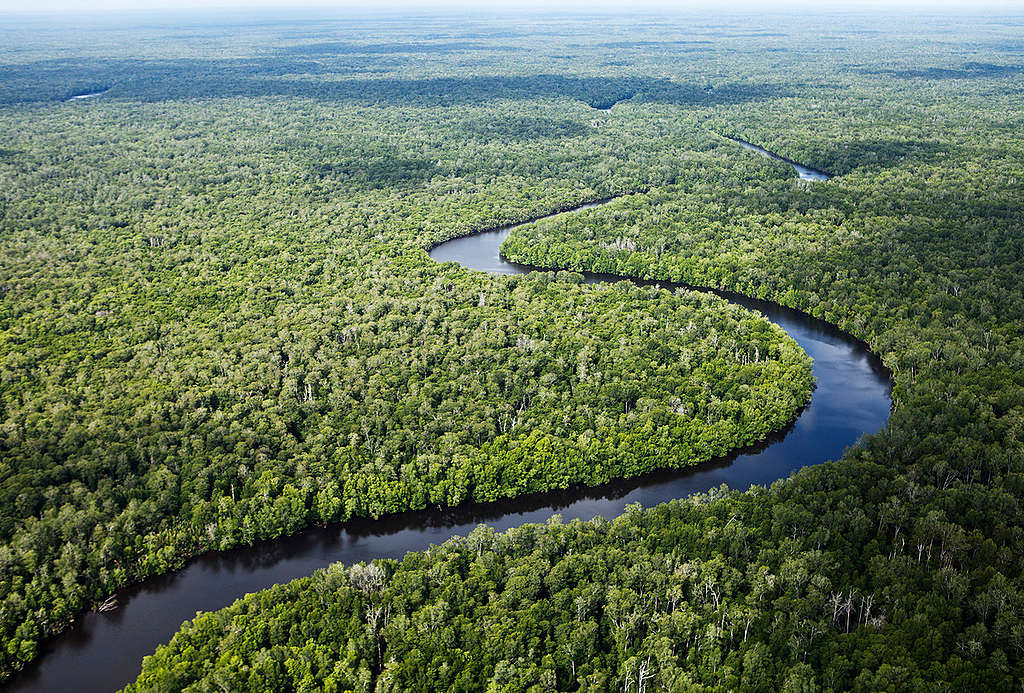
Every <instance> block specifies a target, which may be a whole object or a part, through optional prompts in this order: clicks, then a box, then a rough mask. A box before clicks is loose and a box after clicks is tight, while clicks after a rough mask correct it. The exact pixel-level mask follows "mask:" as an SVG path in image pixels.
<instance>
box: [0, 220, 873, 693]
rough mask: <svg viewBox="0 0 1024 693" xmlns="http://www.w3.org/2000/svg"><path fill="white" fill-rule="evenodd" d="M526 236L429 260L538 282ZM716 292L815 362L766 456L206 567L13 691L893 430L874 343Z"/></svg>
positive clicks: (62, 644)
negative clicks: (317, 588)
mask: <svg viewBox="0 0 1024 693" xmlns="http://www.w3.org/2000/svg"><path fill="white" fill-rule="evenodd" d="M605 202H607V201H601V202H598V203H591V204H588V205H582V206H581V207H578V208H576V209H574V210H569V212H566V213H571V212H575V211H579V210H581V209H586V208H590V207H594V206H597V204H603V203H605ZM552 216H554V215H552ZM516 226H519V225H513V226H509V227H505V228H501V229H496V230H492V231H486V232H483V233H478V234H473V235H470V236H462V237H460V238H456V239H454V240H451V241H448V242H446V243H443V244H441V245H439V246H437V247H435V248H433V249H432V250H431V251H430V255H431V257H433V258H434V259H435V260H437V261H439V262H448V261H454V262H458V263H459V264H461V265H462V266H464V267H467V268H470V269H476V270H481V271H485V272H492V273H499V274H521V273H524V272H529V271H531V270H532V269H533V268H530V267H524V266H521V265H517V264H514V263H510V262H507V261H505V260H503V259H502V258H501V257H500V250H499V249H500V246H501V243H502V241H503V240H504V239H505V238H506V237H507V236H508V234H509V233H510V232H511V230H512V229H513V228H515V227H516ZM585 276H586V280H587V281H588V282H592V283H595V282H608V281H612V282H615V281H625V280H624V279H623V278H621V277H614V276H608V275H597V274H588V275H585ZM638 283H641V284H645V285H660V286H664V287H667V288H673V287H675V286H678V285H673V284H670V283H666V282H638ZM713 293H716V294H718V295H719V296H722V297H723V298H726V299H727V300H729V301H732V302H734V303H738V304H740V305H742V306H744V307H747V308H749V309H751V310H755V311H758V312H760V313H762V314H764V315H765V316H766V317H767V318H768V319H769V320H771V321H772V322H774V323H776V324H778V325H780V326H781V327H782V328H783V329H784V330H786V332H787V333H789V335H790V336H791V337H793V338H794V339H795V340H796V341H797V342H798V343H799V344H800V346H801V347H803V349H804V350H805V351H807V353H808V354H810V355H811V357H813V358H814V372H815V376H816V378H817V388H816V390H815V393H814V396H813V398H812V400H811V402H810V404H808V405H807V406H806V407H805V408H804V409H803V410H802V411H801V413H800V415H799V416H798V418H797V419H796V421H794V422H793V423H792V424H791V425H790V426H789V427H788V428H787V429H786V430H784V431H780V432H779V433H777V434H775V435H773V436H771V437H770V438H769V439H768V440H766V441H764V442H762V443H761V444H759V445H756V446H752V447H750V448H746V449H743V450H739V451H736V452H735V453H733V454H732V455H729V456H728V457H724V458H720V459H716V460H713V461H711V462H709V463H707V464H703V465H699V466H696V467H690V468H687V469H682V470H662V471H658V472H653V473H650V474H647V475H644V476H641V477H636V478H633V479H625V480H620V481H615V482H612V483H610V484H606V485H604V486H600V487H595V488H586V487H573V488H570V489H567V490H564V491H554V492H548V493H539V494H533V495H530V496H525V497H521V498H516V499H513V500H502V501H498V502H494V503H467V504H464V505H461V506H459V507H456V508H447V509H443V508H431V509H425V510H419V511H410V512H405V513H402V514H399V515H394V516H390V517H385V518H382V519H379V520H372V519H356V520H352V521H349V522H346V523H344V524H340V525H329V526H326V527H317V528H311V529H307V530H305V531H302V532H299V533H298V534H295V535H292V536H288V537H282V538H280V539H275V540H271V541H264V542H259V543H257V544H255V545H253V546H246V547H239V548H236V549H231V550H228V551H223V552H211V553H208V554H205V555H202V556H199V557H197V558H195V559H193V560H192V561H190V562H189V563H188V564H187V565H186V566H185V567H184V568H183V569H181V570H179V571H177V572H174V573H171V574H169V575H164V576H160V577H155V578H152V579H149V580H146V581H145V582H143V583H141V584H139V585H136V586H133V587H130V588H127V589H125V590H122V591H121V592H119V593H118V594H117V595H116V597H117V599H118V602H119V606H118V608H117V609H116V610H114V611H112V612H108V613H89V614H86V615H85V616H84V617H82V618H81V619H79V620H78V621H77V622H76V623H75V625H74V626H73V627H72V628H71V629H70V630H69V631H68V632H66V633H64V634H63V635H61V636H60V637H58V638H56V639H55V640H53V641H51V642H50V643H48V644H47V645H45V646H44V647H43V648H42V652H41V656H40V657H39V658H38V659H37V660H36V662H35V663H34V664H33V665H31V666H30V667H29V668H28V669H27V670H26V671H24V672H22V673H21V674H20V675H19V676H18V677H16V678H15V679H14V680H13V681H12V682H11V684H10V686H9V690H12V691H71V690H74V691H110V690H113V689H116V688H119V687H122V686H124V685H126V684H127V683H129V682H130V681H132V680H133V679H134V678H135V677H136V676H137V675H138V673H139V670H140V666H141V660H142V658H143V657H144V656H145V655H147V654H150V653H151V652H153V650H154V649H155V648H156V646H157V645H159V644H161V643H165V642H167V641H168V640H169V639H170V638H171V636H172V635H173V634H174V632H175V631H176V630H177V629H178V628H179V626H180V624H181V622H182V621H184V620H185V619H189V618H192V617H193V616H194V615H195V613H196V612H197V611H209V610H214V609H219V608H222V607H224V606H227V605H228V604H230V603H231V602H233V601H234V600H235V599H237V598H239V597H241V596H243V595H245V594H247V593H250V592H255V591H257V590H261V589H265V588H267V587H270V586H272V585H275V584H278V583H282V582H287V581H289V580H293V579H295V578H298V577H303V576H306V575H309V574H311V573H312V572H313V571H315V570H316V569H318V568H323V567H325V566H327V565H329V564H331V563H334V562H338V561H342V562H345V563H355V562H359V561H366V560H372V559H374V558H400V557H402V556H403V555H404V554H405V553H406V552H408V551H416V550H422V549H425V548H427V547H429V546H430V545H431V544H440V543H443V542H444V541H446V540H447V539H449V538H450V537H452V536H454V535H466V534H468V533H469V532H470V531H472V529H473V528H474V527H475V526H476V525H477V524H479V523H487V524H489V525H491V526H492V527H494V528H495V529H497V530H503V529H507V528H509V527H514V526H517V525H521V524H524V523H527V522H543V521H545V520H547V519H548V518H549V517H550V516H551V515H552V514H554V513H559V514H561V515H562V517H563V519H565V520H566V521H569V520H573V519H581V520H589V519H591V518H593V517H595V516H602V517H606V518H612V517H615V516H617V515H620V514H621V513H622V512H623V510H624V509H625V508H626V506H628V505H630V504H632V503H640V504H642V505H644V506H652V505H656V504H658V503H663V502H666V501H669V500H672V499H675V498H682V497H686V496H689V495H692V494H694V493H699V492H703V491H707V490H708V489H711V488H716V487H718V486H720V485H721V484H728V485H729V486H731V487H733V488H747V487H749V486H750V485H752V484H762V485H768V484H770V483H772V482H773V481H775V480H777V479H780V478H784V477H787V476H789V475H790V474H792V473H793V472H794V471H796V470H797V469H800V468H801V467H804V466H808V465H813V464H820V463H822V462H825V461H827V460H832V459H837V458H839V457H840V456H841V455H842V454H843V452H844V450H845V449H846V448H847V447H848V446H849V445H852V444H854V443H856V442H857V440H858V439H859V438H860V437H861V436H863V435H865V434H869V433H874V432H876V431H878V430H879V429H880V428H882V427H883V426H884V425H885V423H886V421H887V420H888V417H889V411H890V407H891V400H890V393H891V390H890V378H889V373H888V372H887V371H886V369H885V368H884V367H883V366H882V364H881V362H880V361H879V359H878V358H877V357H875V356H874V355H873V354H871V353H870V352H869V351H868V349H867V348H866V347H865V345H864V344H862V343H861V342H859V341H858V340H856V339H854V338H852V337H851V336H849V335H847V334H845V333H844V332H842V331H840V330H838V329H836V328H835V327H832V326H830V325H828V324H827V323H825V322H823V321H821V320H818V319H816V318H813V317H811V316H809V315H806V314H804V313H800V312H798V311H795V310H791V309H788V308H784V307H781V306H778V305H775V304H772V303H769V302H767V301H759V300H757V299H751V298H747V297H744V296H739V295H737V294H731V293H728V292H721V291H715V292H713Z"/></svg>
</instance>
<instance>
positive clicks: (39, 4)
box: [0, 0, 1024, 14]
mask: <svg viewBox="0 0 1024 693" xmlns="http://www.w3.org/2000/svg"><path fill="white" fill-rule="evenodd" d="M301 7H306V8H309V7H312V8H337V9H355V10H359V9H366V10H387V9H403V8H409V9H417V10H428V9H433V8H437V9H446V10H453V9H468V10H505V9H513V10H516V9H520V10H535V9H541V10H558V9H565V10H601V11H623V12H625V11H628V10H632V9H647V10H650V9H672V10H699V9H712V10H723V9H735V10H769V11H770V10H778V9H801V8H817V9H862V10H886V9H896V8H906V9H915V10H925V11H927V10H968V11H971V10H978V9H984V10H988V11H993V10H996V11H999V10H1002V11H1007V10H1009V11H1013V12H1014V13H1015V14H1016V13H1018V12H1020V13H1024V0H676V1H675V2H672V1H670V0H361V1H359V0H300V1H298V2H289V1H288V0H0V12H18V13H38V12H76V13H79V12H89V13H91V12H97V11H111V10H178V9H194V8H232V9H247V8H253V9H257V8H260V9H262V8H301Z"/></svg>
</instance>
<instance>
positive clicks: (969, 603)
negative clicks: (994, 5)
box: [0, 14, 1024, 693]
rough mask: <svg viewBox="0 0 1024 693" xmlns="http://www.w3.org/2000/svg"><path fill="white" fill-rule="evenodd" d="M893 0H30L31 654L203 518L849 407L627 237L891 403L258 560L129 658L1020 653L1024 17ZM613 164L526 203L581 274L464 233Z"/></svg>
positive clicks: (945, 679) (394, 667)
mask: <svg viewBox="0 0 1024 693" xmlns="http://www.w3.org/2000/svg"><path fill="white" fill-rule="evenodd" d="M897 19H898V21H897V20H894V19H893V17H891V16H890V17H887V16H870V15H863V16H861V15H844V16H831V15H827V14H821V15H814V16H810V17H797V16H790V15H778V16H761V17H754V16H732V15H729V16H712V15H700V16H697V15H693V16H683V15H679V16H673V17H665V18H656V19H655V18H651V17H640V16H637V17H627V16H608V17H589V18H581V17H576V16H559V15H538V16H531V17H528V18H524V17H500V16H489V17H475V18H472V19H466V18H461V17H460V18H455V17H449V16H424V17H398V16H381V17H373V18H368V17H345V16H340V17H339V16H333V17H328V18H324V17H305V16H301V15H300V16H290V17H281V16H271V15H267V16H263V17H259V18H252V17H248V18H242V17H234V16H219V15H217V16H215V15H209V16H207V15H201V16H196V17H187V16H173V17H171V16H155V17H153V18H150V19H148V20H142V19H140V18H138V17H136V18H133V19H132V20H131V21H130V22H125V21H119V20H115V19H112V18H107V19H92V20H89V21H83V22H80V23H78V24H71V23H67V24H61V23H60V22H58V21H57V20H54V19H47V20H42V19H39V20H30V19H19V20H18V21H17V22H11V23H8V24H7V26H6V27H4V28H2V29H0V37H2V38H0V181H2V194H0V356H2V361H0V541H2V544H0V634H2V644H3V648H2V649H0V674H2V675H3V676H5V677H9V676H11V675H12V674H14V673H15V672H16V671H17V670H19V669H21V668H23V667H24V666H26V665H27V664H29V663H32V662H34V661H36V660H37V659H38V658H40V653H41V651H42V652H45V646H46V643H47V642H48V639H49V638H51V637H52V636H54V635H55V634H57V633H59V632H61V631H62V630H64V629H66V628H67V627H68V626H69V624H70V623H71V622H72V621H73V620H74V619H75V618H76V617H77V616H79V615H80V614H81V613H83V612H84V611H86V610H89V609H93V608H97V607H100V606H101V605H104V604H105V603H109V602H108V597H110V595H112V594H113V593H115V592H116V591H117V590H118V589H120V588H122V587H124V586H126V585H129V584H132V583H136V582H138V581H140V580H143V579H145V578H147V577H149V576H154V575H158V574H164V573H167V572H169V571H173V570H175V569H177V568H179V567H181V566H182V565H183V564H184V563H185V562H186V561H187V560H188V559H189V558H190V557H193V556H196V555H198V554H200V553H202V552H206V551H220V550H225V549H229V548H231V547H236V546H244V545H249V544H252V543H253V542H256V541H259V540H265V539H271V538H274V537H281V536H285V535H289V534H293V533H295V532H297V531H298V530H301V529H302V528H304V527H308V526H311V525H314V524H323V523H337V522H345V521H347V520H350V519H352V518H360V517H366V518H379V517H382V516H385V515H393V514H395V513H399V512H403V511H417V510H422V509H424V508H427V507H437V506H442V507H447V506H458V505H459V504H463V503H465V502H467V501H478V502H488V501H495V500H497V499H499V498H514V497H521V496H523V495H525V494H530V493H535V492H539V491H546V490H550V489H571V488H577V487H580V486H595V485H599V484H603V483H605V482H608V481H610V480H613V479H618V478H623V477H637V476H640V475H643V474H646V473H650V472H652V471H653V470H656V469H662V468H675V469H678V468H685V467H690V466H693V465H698V464H701V463H705V462H707V461H709V460H712V459H715V458H720V457H722V456H724V455H726V454H727V453H728V452H729V451H730V450H734V449H737V448H741V447H744V446H748V445H751V444H753V443H756V442H757V441H760V440H764V439H765V438H767V437H768V436H769V435H770V434H772V433H773V432H777V431H781V430H784V429H785V427H786V426H787V425H788V424H789V423H790V422H792V421H793V420H794V419H795V418H796V417H797V416H798V414H799V412H800V410H801V408H802V407H803V406H804V405H805V404H806V403H807V402H808V401H809V399H810V397H811V396H812V392H813V386H814V383H813V376H812V364H811V361H810V359H809V358H808V357H807V355H806V354H805V353H804V352H803V351H802V350H801V349H800V348H799V347H798V346H797V344H796V343H795V342H794V341H793V340H792V339H791V338H790V337H789V336H787V335H786V334H785V333H784V332H783V331H782V330H781V329H780V328H778V327H777V326H775V325H773V324H771V323H770V322H768V321H767V320H766V319H765V318H764V317H763V316H761V315H759V314H757V313H755V312H752V311H750V310H747V309H744V308H740V307H738V306H735V305H732V304H730V303H729V302H727V301H726V300H724V299H722V298H720V297H717V296H714V295H708V294H706V293H699V292H695V291H689V290H685V289H666V288H658V287H656V286H648V287H640V286H635V285H633V284H631V283H627V282H618V283H612V284H603V285H591V284H587V283H585V282H584V280H583V277H582V275H581V274H580V273H581V272H584V271H592V272H603V273H610V274H614V275H619V276H622V277H631V278H638V279H644V280H653V281H671V282H676V283H682V284H685V285H689V286H693V287H706V288H711V289H717V290H725V291H732V292H737V293H741V294H744V295H747V296H754V297H757V298H761V299H767V300H770V301H773V302H776V303H779V304H782V305H785V306H789V307H792V308H796V309H798V310H801V311H804V312H806V313H808V314H810V315H813V316H815V317H817V318H821V319H823V320H825V321H826V322H828V323H831V324H833V325H836V326H838V327H839V328H841V329H842V330H845V331H846V332H848V333H850V334H851V335H853V336H854V337H856V338H857V339H860V340H863V342H865V343H866V344H867V345H868V346H869V348H870V349H871V350H872V351H873V352H874V353H876V354H877V355H879V356H880V357H881V359H882V360H883V362H884V363H885V365H886V366H887V367H888V369H889V370H890V371H891V373H892V378H893V410H892V414H891V418H890V421H889V423H888V425H887V426H886V427H885V428H884V429H882V430H880V431H878V432H877V433H874V432H873V433H872V434H871V435H868V436H866V437H864V438H863V439H862V440H861V441H859V442H858V443H857V444H856V445H855V446H853V447H851V448H850V449H849V450H848V451H847V453H846V454H845V455H844V456H843V457H842V458H841V459H837V460H834V461H831V462H828V463H825V464H819V465H815V466H811V467H807V468H805V469H803V470H800V471H798V472H796V473H794V474H793V475H792V476H789V477H788V478H785V479H781V480H779V481H777V482H775V483H774V484H772V485H771V486H770V487H769V488H765V487H761V486H754V487H751V488H749V489H748V488H733V489H730V488H724V487H723V488H713V489H708V491H707V492H706V493H703V494H699V495H696V496H692V497H687V498H683V499H679V500H677V501H673V502H670V503H667V504H663V505H659V506H657V507H653V508H650V509H643V508H639V507H634V508H631V509H630V510H629V511H628V512H627V513H626V514H625V515H622V516H621V517H618V518H595V519H594V520H593V521H584V522H581V521H574V522H568V523H566V522H562V521H561V520H560V519H559V518H558V517H557V516H556V517H553V518H552V519H551V520H550V521H549V522H547V523H544V524H528V525H525V526H523V527H519V528H515V529H512V530H509V531H507V532H504V533H496V532H495V531H494V530H493V529H491V528H489V527H487V526H481V527H479V528H478V529H477V530H475V531H473V532H472V533H471V534H469V535H468V536H465V537H454V538H452V539H451V540H450V541H448V542H446V543H444V544H443V545H441V546H436V547H432V548H430V549H429V550H427V551H424V552H414V553H410V554H408V555H407V556H406V557H405V558H403V559H401V560H390V559H388V560H377V561H373V562H369V563H362V564H355V565H340V564H336V565H331V566H325V567H324V568H322V569H321V570H318V571H317V572H316V573H314V574H313V575H312V576H309V577H306V578H302V579H299V580H297V581H294V582H291V583H287V584H282V585H278V586H275V587H273V588H271V589H269V590H266V591H263V592H259V593H256V594H251V595H246V596H244V597H242V595H232V598H234V597H242V598H241V599H239V600H238V601H237V602H236V603H235V604H234V605H232V606H230V607H227V608H225V609H223V610H221V611H215V612H208V613H203V614H197V616H196V617H195V618H194V619H190V620H189V621H188V622H186V623H185V624H184V625H183V626H182V629H181V631H180V632H179V633H177V634H176V635H174V637H173V639H171V640H170V642H169V643H168V644H166V645H164V646H161V647H160V648H159V649H158V650H157V651H156V653H155V654H154V655H152V656H151V657H147V658H146V660H145V661H144V662H140V663H138V667H141V674H139V675H138V679H137V680H136V681H135V682H134V683H132V684H130V685H129V690H133V691H134V690H138V691H143V690H147V691H148V690H159V691H171V690H183V689H190V690H254V691H265V690H337V691H371V690H373V691H400V690H424V691H428V690H453V691H456V690H457V691H476V690H494V691H499V690H500V691H519V690H523V691H525V690H531V691H548V690H551V691H553V690H586V691H606V690H607V691H611V690H622V691H626V692H627V693H629V692H633V691H635V692H636V693H644V692H646V691H653V690H703V689H715V690H775V689H781V690H785V691H812V690H921V689H927V690H967V689H985V690H1019V689H1020V686H1021V684H1022V681H1024V584H1022V582H1021V580H1022V578H1021V576H1022V574H1024V514H1022V509H1021V500H1022V497H1024V356H1022V351H1021V348H1022V341H1021V335H1022V334H1024V298H1022V295H1021V283H1020V276H1021V274H1022V272H1024V234H1022V231H1024V226H1022V222H1024V206H1022V204H1021V201H1022V200H1024V137H1022V135H1021V133H1022V132H1024V39H1022V38H1021V36H1022V29H1024V18H1022V17H996V16H981V15H979V16H971V17H964V16H957V17H941V16H934V17H927V18H917V19H915V22H914V23H913V25H910V24H908V23H907V22H906V21H905V20H906V18H897ZM730 138H739V139H742V140H744V141H747V142H751V143H755V144H758V145H760V146H763V147H765V148H766V149H769V150H771V151H773V152H776V153H777V154H779V155H780V156H782V157H785V158H787V159H790V160H792V161H797V162H801V163H803V164H806V165H808V166H812V167H814V168H816V169H819V170H821V171H827V172H829V173H830V174H832V175H833V178H832V179H831V180H829V181H827V182H820V183H811V182H807V181H803V180H800V179H799V178H798V177H797V176H796V174H795V173H794V171H793V169H792V168H791V167H790V166H788V165H787V164H785V163H783V162H780V161H777V160H772V159H768V158H765V157H762V156H759V155H757V154H756V153H752V152H750V151H748V150H745V149H743V148H741V147H739V146H738V145H737V144H736V142H734V141H733V140H732V139H730ZM609 198H615V199H614V200H613V201H611V202H609V203H608V204H604V205H602V206H600V207H595V208H592V209H588V210H584V211H580V212H576V213H574V214H572V215H567V216H560V217H555V218H552V219H549V220H542V221H538V222H536V223H532V224H527V225H524V226H520V227H517V228H516V229H515V230H513V232H512V234H511V236H510V237H509V238H508V240H507V241H505V244H504V245H503V247H502V252H503V253H504V255H506V256H507V257H509V258H511V259H514V260H516V261H519V262H523V263H527V264H529V265H533V266H535V267H538V268H544V269H545V270H548V271H538V272H533V273H531V274H527V275H521V276H505V277H494V276H488V275H484V274H482V273H479V272H473V271H470V270H467V269H464V268H462V267H459V266H457V265H455V264H452V263H437V262H434V261H433V260H432V259H430V257H428V255H427V253H426V251H427V250H428V249H429V248H431V247H432V246H434V245H436V244H437V243H440V242H442V241H444V240H447V239H450V238H454V237H457V236H461V235H465V234H469V233H473V232H476V231H480V230H484V229H488V228H493V227H498V226H501V225H504V224H510V223H513V222H521V221H526V220H530V219H534V218H539V217H542V216H544V215H546V214H549V213H552V212H556V211H559V210H564V209H568V208H571V207H574V206H577V205H580V204H581V203H584V202H589V201H596V200H605V199H609ZM228 601H230V600H228ZM41 648H42V649H41ZM39 666H42V667H44V668H45V667H46V657H45V654H43V655H42V657H41V660H40V662H39ZM137 673H138V668H136V669H135V670H134V672H133V673H132V674H131V676H132V677H134V676H135V675H136V674H137ZM127 682H128V681H127V680H126V681H125V683H127Z"/></svg>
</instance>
